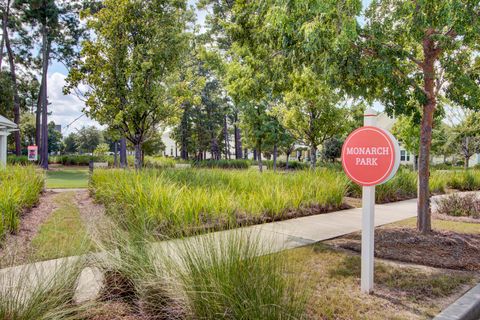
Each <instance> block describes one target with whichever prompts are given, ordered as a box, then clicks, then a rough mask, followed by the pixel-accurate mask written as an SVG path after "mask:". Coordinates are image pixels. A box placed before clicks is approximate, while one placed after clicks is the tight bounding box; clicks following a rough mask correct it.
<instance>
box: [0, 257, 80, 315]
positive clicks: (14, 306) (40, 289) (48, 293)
mask: <svg viewBox="0 0 480 320" xmlns="http://www.w3.org/2000/svg"><path fill="white" fill-rule="evenodd" d="M85 266H86V263H85V261H84V260H83V259H82V258H77V259H69V260H67V261H63V262H62V261H57V263H56V264H55V265H54V267H55V272H46V271H45V269H44V268H42V267H40V266H38V265H24V266H18V267H17V268H18V269H17V270H16V273H15V275H14V276H13V275H12V272H11V271H10V272H8V271H7V272H2V274H0V282H1V283H2V286H1V287H0V319H15V320H30V319H37V320H64V319H78V318H80V317H81V314H82V310H81V308H80V307H78V306H75V305H74V304H73V303H72V300H73V297H74V294H75V290H76V288H77V284H78V278H79V276H80V274H81V272H82V270H83V269H84V268H85ZM33 279H35V280H33Z"/></svg>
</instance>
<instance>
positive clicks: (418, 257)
mask: <svg viewBox="0 0 480 320" xmlns="http://www.w3.org/2000/svg"><path fill="white" fill-rule="evenodd" d="M331 243H332V244H333V245H335V246H338V247H341V248H344V249H348V250H353V251H356V252H360V248H361V236H360V233H353V234H350V235H346V236H344V237H341V238H337V239H334V240H332V241H331ZM375 256H376V257H379V258H384V259H391V260H398V261H403V262H409V263H415V264H422V265H426V266H431V267H436V268H446V269H456V270H467V271H480V235H474V234H461V233H455V232H444V231H434V232H432V233H430V234H428V235H423V234H420V233H419V232H417V231H416V230H415V229H411V228H394V227H388V228H380V229H377V230H376V231H375Z"/></svg>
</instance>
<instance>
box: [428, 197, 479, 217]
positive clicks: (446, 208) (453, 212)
mask: <svg viewBox="0 0 480 320" xmlns="http://www.w3.org/2000/svg"><path fill="white" fill-rule="evenodd" d="M436 204H437V211H436V212H437V213H438V214H445V215H448V216H453V217H470V218H474V219H480V197H479V196H477V195H475V194H464V195H458V194H455V193H453V194H451V195H449V196H446V197H443V198H440V199H438V200H437V201H436Z"/></svg>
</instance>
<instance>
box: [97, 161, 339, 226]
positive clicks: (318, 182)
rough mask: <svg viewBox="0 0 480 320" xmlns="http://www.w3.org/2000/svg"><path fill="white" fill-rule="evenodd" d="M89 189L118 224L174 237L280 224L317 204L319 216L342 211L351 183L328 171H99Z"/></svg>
mask: <svg viewBox="0 0 480 320" xmlns="http://www.w3.org/2000/svg"><path fill="white" fill-rule="evenodd" d="M90 187H91V190H92V192H93V193H94V195H95V198H96V200H97V201H100V202H101V203H103V204H105V206H106V208H107V211H108V213H109V214H111V215H112V216H114V217H116V218H117V220H126V223H125V225H127V226H132V227H134V226H143V227H145V228H147V229H149V230H152V231H155V232H158V233H166V234H172V233H175V232H176V231H179V230H181V231H182V232H188V230H194V229H195V228H225V227H228V226H229V225H233V226H236V224H237V223H239V222H242V223H245V224H247V223H250V224H251V223H255V222H262V221H265V220H278V219H283V218H284V217H285V215H286V214H287V212H288V211H289V210H302V209H305V208H310V207H312V206H313V207H315V206H316V207H317V212H319V210H324V211H325V210H331V209H338V208H340V207H341V206H342V204H343V197H344V194H345V189H346V179H345V177H344V176H343V174H340V173H336V172H331V171H328V170H317V171H299V172H295V173H288V174H281V175H279V174H275V173H273V172H264V173H263V174H262V173H259V172H257V171H254V170H249V171H227V170H215V169H209V170H198V169H184V170H171V169H166V170H161V171H159V170H148V169H145V170H143V171H142V172H134V171H125V170H95V171H94V173H93V175H92V179H91V184H90ZM309 212H315V211H312V210H310V211H309ZM290 215H291V213H290Z"/></svg>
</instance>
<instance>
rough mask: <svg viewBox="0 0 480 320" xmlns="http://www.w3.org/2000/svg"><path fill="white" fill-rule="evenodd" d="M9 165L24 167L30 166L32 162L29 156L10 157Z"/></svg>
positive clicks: (8, 159) (8, 158)
mask: <svg viewBox="0 0 480 320" xmlns="http://www.w3.org/2000/svg"><path fill="white" fill-rule="evenodd" d="M7 164H10V165H22V166H26V165H29V164H30V161H28V157H27V156H14V155H9V156H8V157H7Z"/></svg>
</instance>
